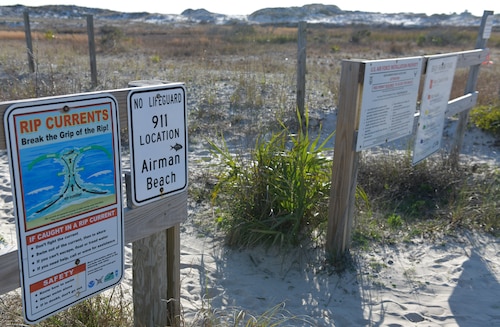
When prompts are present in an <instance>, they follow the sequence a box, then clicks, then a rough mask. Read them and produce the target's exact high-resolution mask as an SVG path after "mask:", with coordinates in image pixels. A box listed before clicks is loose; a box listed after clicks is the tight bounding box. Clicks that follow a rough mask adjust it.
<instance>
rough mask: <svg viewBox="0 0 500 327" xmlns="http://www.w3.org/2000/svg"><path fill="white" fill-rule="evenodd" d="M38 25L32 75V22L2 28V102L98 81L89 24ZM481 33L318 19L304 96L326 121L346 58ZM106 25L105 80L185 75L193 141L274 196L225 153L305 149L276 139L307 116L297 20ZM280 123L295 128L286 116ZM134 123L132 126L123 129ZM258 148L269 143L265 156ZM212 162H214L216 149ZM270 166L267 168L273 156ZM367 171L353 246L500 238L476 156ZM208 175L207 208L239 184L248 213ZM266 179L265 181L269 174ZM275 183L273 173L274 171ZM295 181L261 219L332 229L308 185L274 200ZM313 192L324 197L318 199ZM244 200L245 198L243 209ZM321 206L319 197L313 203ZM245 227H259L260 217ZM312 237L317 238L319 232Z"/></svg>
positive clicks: (405, 161) (96, 312)
mask: <svg viewBox="0 0 500 327" xmlns="http://www.w3.org/2000/svg"><path fill="white" fill-rule="evenodd" d="M34 26H37V27H35V31H34V34H33V36H34V57H35V63H36V71H35V73H30V72H29V71H28V63H27V56H26V47H25V43H24V33H23V32H22V30H12V29H8V30H0V40H1V42H2V48H1V50H0V62H1V65H0V79H1V80H2V83H1V85H0V101H12V100H20V99H27V98H37V97H44V96H52V95H63V94H72V93H81V92H87V91H92V90H94V89H93V88H92V86H91V81H90V75H89V67H88V66H89V65H88V49H87V39H86V37H85V30H84V29H83V28H82V27H81V26H80V25H68V24H60V25H57V27H56V28H54V27H53V26H52V24H40V25H34ZM4 28H5V27H0V29H4ZM476 30H477V29H473V28H458V27H457V28H453V27H448V28H445V29H443V28H440V27H433V28H422V29H406V28H391V29H387V28H375V27H374V28H372V27H370V28H369V29H368V28H367V27H366V26H347V27H329V26H324V25H317V26H314V25H309V26H308V41H307V42H308V50H307V53H308V62H307V70H308V72H307V85H308V86H307V87H308V94H307V96H306V103H307V105H308V107H309V112H310V114H311V117H316V116H317V112H318V111H319V112H322V111H328V110H333V108H334V107H335V106H336V103H337V101H338V97H339V94H338V90H339V85H338V83H339V78H340V63H341V61H342V60H343V59H350V58H363V59H381V58H393V57H403V56H414V55H424V54H435V53H441V52H453V51H461V50H463V49H472V48H473V46H474V42H475V38H476V34H477V31H476ZM96 35H97V38H98V39H99V43H98V46H99V49H98V51H99V52H98V57H97V60H98V83H99V84H98V86H97V89H98V90H107V89H117V88H123V87H126V86H127V84H128V82H130V81H132V80H139V79H141V80H144V79H161V80H169V81H179V82H185V83H186V86H187V89H188V92H189V97H190V98H191V100H189V114H188V115H189V116H188V122H189V138H190V139H189V142H190V143H191V144H193V145H196V146H200V145H203V144H204V145H206V148H207V152H209V151H210V147H211V146H210V144H209V143H210V142H209V141H212V142H213V143H212V148H211V150H213V149H215V150H216V152H219V155H226V158H227V159H228V160H229V162H228V161H226V163H225V164H226V166H228V165H229V167H230V168H232V169H233V171H232V172H233V173H236V171H235V169H242V171H241V172H242V173H243V175H241V176H245V175H244V174H247V176H246V180H248V184H245V183H246V181H245V180H240V181H239V183H240V184H237V186H238V187H240V188H248V187H256V185H257V184H256V182H259V183H258V186H259V189H258V190H250V191H254V192H256V194H254V196H255V195H257V196H260V199H257V201H264V200H266V199H268V198H269V194H270V193H269V192H268V188H267V187H264V186H265V185H266V183H268V184H269V185H271V183H269V181H268V180H262V179H261V180H255V179H252V178H254V177H255V176H254V175H250V174H251V173H254V172H253V171H246V170H245V169H247V168H249V167H247V168H245V167H244V166H242V167H240V166H231V165H232V164H234V165H236V164H238V162H236V161H235V162H231V159H232V157H231V158H228V157H227V155H229V154H238V155H241V154H248V151H250V150H256V152H255V153H256V154H258V155H260V156H264V155H270V154H272V153H275V152H276V151H281V152H282V153H283V156H282V157H281V158H282V159H284V158H289V156H290V155H291V154H294V153H293V152H292V153H285V152H284V150H285V149H284V148H283V147H281V148H280V147H278V148H272V149H271V148H270V147H271V146H275V145H276V144H278V145H280V146H282V145H283V144H284V143H283V142H287V144H288V143H293V142H294V141H297V138H295V136H292V135H294V131H290V130H289V128H290V126H291V125H288V123H290V122H292V121H295V120H296V110H295V96H296V94H295V68H296V67H295V56H296V53H297V50H296V28H295V27H287V26H239V25H234V26H209V25H195V26H160V25H158V26H157V25H144V24H138V23H137V24H134V23H130V24H127V25H124V26H118V27H114V28H109V26H101V27H99V28H98V33H97V34H96ZM489 47H490V48H491V52H492V57H496V58H498V57H499V55H500V33H499V32H498V30H494V32H493V33H492V37H491V38H490V40H489ZM466 76H467V74H466V72H459V74H458V77H457V78H456V79H457V80H456V83H454V87H453V90H452V96H455V97H456V96H458V95H460V94H463V90H464V87H465V81H466ZM498 76H500V65H498V63H494V64H492V65H486V66H484V67H483V68H482V69H481V72H480V75H479V80H478V85H477V89H478V91H479V94H480V96H479V101H478V106H481V107H487V108H496V109H498V107H499V106H500V104H499V97H498V94H499V89H498ZM193 98H195V99H193ZM482 112H483V111H480V110H478V111H476V112H475V114H474V115H473V117H474V119H473V122H485V121H487V122H488V124H489V125H485V124H479V123H478V125H479V126H480V127H482V128H486V129H494V128H496V127H495V126H498V123H499V122H498V116H493V121H492V122H491V118H485V117H484V115H486V113H484V114H482ZM476 114H477V115H478V116H479V117H478V118H477V116H476ZM495 117H497V118H495ZM221 121H222V122H224V123H221ZM283 122H285V125H282V123H283ZM313 123H314V124H316V123H317V126H319V125H321V120H314V122H313V119H312V118H311V127H312V126H313V125H314V124H313ZM314 126H316V125H314ZM317 126H316V127H317ZM485 126H486V127H485ZM488 126H490V127H488ZM281 127H283V128H281ZM316 131H318V129H316ZM330 132H334V131H330ZM125 133H126V130H125V129H124V135H125ZM220 135H223V136H224V138H223V139H224V140H225V141H226V142H227V143H226V145H227V146H228V148H227V149H226V148H224V147H221V146H220V143H219V145H217V144H218V143H216V142H217V141H220V140H221V139H220ZM295 135H296V134H295ZM303 135H304V134H302V136H303ZM299 137H300V136H299ZM302 141H303V142H305V143H302V144H301V147H298V148H296V150H297V152H300V153H302V154H303V155H304V157H303V158H304V159H307V160H309V159H311V157H310V156H309V155H310V154H311V153H313V154H314V152H315V150H318V148H314V146H313V143H314V142H317V141H316V138H315V137H311V138H309V139H306V140H302V139H301V142H302ZM273 142H278V143H273ZM279 142H282V143H279ZM316 144H317V143H316ZM214 145H216V147H214ZM325 147H326V145H325ZM229 149H231V150H229ZM271 150H272V151H271ZM311 150H312V151H311ZM228 151H231V152H228ZM258 151H262V152H260V154H259V152H258ZM316 154H317V156H313V157H312V159H313V160H319V161H321V160H323V157H320V156H319V153H316ZM205 159H206V160H207V161H211V160H213V158H212V156H211V155H210V154H207V155H206V157H205ZM263 159H269V160H271V159H272V158H263ZM299 159H300V157H299ZM197 160H198V159H197ZM319 161H318V162H317V165H318V166H317V167H323V165H324V162H323V161H321V162H319ZM266 164H267V165H268V166H270V163H266ZM281 164H283V167H285V166H286V165H291V166H294V167H296V168H298V166H299V164H301V162H287V161H285V162H282V163H281ZM285 164H286V165H285ZM293 171H296V170H290V171H283V172H284V175H287V174H290V175H291V174H294V172H293ZM321 174H323V172H321ZM325 174H326V173H325ZM359 174H360V175H359V178H358V182H359V185H360V200H359V201H357V208H356V219H357V221H356V226H355V229H354V233H353V246H357V247H360V248H363V247H369V245H370V244H371V243H372V242H388V243H391V242H411V240H412V239H413V238H415V237H419V238H422V237H424V238H427V239H429V240H432V239H434V238H438V237H439V236H440V235H443V234H447V233H451V234H453V233H455V232H456V231H457V229H475V230H479V231H481V232H486V233H491V234H493V235H495V236H499V231H500V218H499V216H498V212H499V211H500V199H499V195H500V189H499V185H500V171H499V168H498V167H491V166H488V165H482V164H473V165H471V166H468V165H460V166H459V167H457V168H454V167H450V166H449V165H448V163H447V161H446V158H440V157H438V158H434V159H432V160H426V161H425V162H424V163H423V164H420V165H417V166H415V167H413V166H412V165H411V164H410V160H409V158H408V154H407V153H391V154H390V155H384V156H380V157H362V158H361V165H360V171H359ZM196 176H197V177H198V176H200V175H196ZM201 176H202V177H203V178H201V179H198V180H194V178H195V177H192V179H193V181H190V189H189V194H190V197H191V198H192V199H195V200H194V201H195V202H199V203H207V204H208V203H211V200H212V195H213V192H212V191H216V192H217V193H218V194H219V195H221V194H223V193H224V192H226V191H229V192H230V193H228V194H226V200H227V199H231V198H233V199H234V201H235V202H233V203H231V202H226V203H228V204H229V206H230V207H231V206H232V207H233V208H234V209H236V210H239V213H241V214H245V215H247V217H248V215H249V214H251V212H247V209H246V208H245V207H243V206H242V202H244V201H243V200H244V199H243V198H237V197H236V198H235V197H231V196H234V195H238V193H237V191H235V190H234V189H224V188H223V187H222V186H223V185H227V183H226V184H222V183H221V182H223V181H224V178H226V181H227V178H228V176H227V175H226V176H225V177H223V178H222V179H218V177H220V176H217V174H215V173H213V171H212V170H209V169H207V171H204V172H202V173H201ZM241 176H239V177H241ZM256 176H257V177H258V178H261V177H262V174H261V172H259V173H258V175H256ZM306 177H307V176H296V178H295V179H294V178H290V181H292V182H293V183H295V182H296V185H301V184H303V183H309V182H310V181H309V180H304V178H306ZM250 179H252V180H250ZM273 180H274V181H276V178H275V177H274V178H273ZM327 180H328V176H324V179H322V180H321V181H320V182H319V183H318V185H316V186H315V187H316V188H313V189H312V190H313V191H314V192H316V191H317V192H325V191H326V190H325V189H318V187H323V186H324V185H323V184H321V183H326V181H327ZM287 188H288V190H294V195H297V194H298V196H299V198H300V200H301V201H300V205H299V206H298V210H294V209H292V210H290V209H289V208H288V207H286V208H285V207H282V208H280V209H276V208H270V207H269V206H263V207H261V208H260V209H261V211H260V212H256V213H254V215H261V216H262V215H264V214H267V215H268V216H269V215H271V217H273V218H275V216H276V215H277V214H282V213H286V214H287V215H288V216H286V219H285V221H286V224H284V225H283V226H286V228H291V229H292V230H294V233H290V235H291V236H292V237H296V236H298V235H299V232H300V231H301V230H302V228H304V225H305V223H304V222H303V221H302V220H300V221H297V219H296V218H297V217H298V218H300V219H301V218H302V217H303V216H304V215H305V213H306V212H307V214H308V217H309V218H308V220H307V221H309V222H310V221H311V217H313V218H314V219H318V220H317V221H315V222H314V225H308V228H312V229H311V230H314V229H316V230H318V228H319V226H321V220H319V218H321V219H324V218H325V216H326V215H325V212H326V211H325V210H326V203H325V199H324V198H321V199H319V200H318V199H317V198H316V197H314V196H313V197H308V196H307V194H308V192H311V190H307V191H304V190H301V189H295V188H293V187H289V186H284V185H281V186H280V189H279V190H280V191H281V193H278V190H276V191H273V192H272V194H271V195H272V196H275V197H276V198H274V199H273V201H272V202H278V200H280V201H282V202H283V203H287V202H290V200H287V199H286V196H290V195H291V194H287ZM297 192H298V193H297ZM300 192H303V193H301V194H300ZM242 194H243V193H242ZM278 195H279V196H278ZM278 198H279V199H278ZM236 201H238V202H236ZM309 201H317V202H316V203H314V204H313V203H309ZM235 203H236V204H238V205H237V206H236V205H234V204H235ZM266 205H267V203H266ZM310 205H314V206H313V207H312V208H311V207H309V206H310ZM254 207H257V206H255V205H254ZM285 209H286V210H287V211H285ZM211 210H212V209H211ZM216 210H218V212H220V215H218V217H216V218H217V219H216V220H214V221H213V222H212V223H211V224H209V225H210V228H213V225H214V224H224V223H227V222H228V220H227V216H228V215H231V219H233V218H235V217H234V216H233V214H234V212H231V211H228V210H223V207H222V208H217V209H216ZM291 212H293V213H294V214H295V215H296V216H295V217H293V219H289V218H290V213H291ZM221 217H226V218H221ZM275 223H276V221H275ZM323 223H324V220H323ZM231 225H235V226H241V225H239V224H237V223H235V222H234V221H232V222H231V223H230V224H229V227H231ZM248 228H251V229H256V227H255V226H253V227H248ZM258 230H259V232H260V235H261V236H262V235H267V236H270V237H272V238H273V239H278V240H281V239H282V236H283V234H284V231H283V230H281V231H278V232H276V231H273V230H272V229H271V228H270V227H269V226H265V225H264V226H261V227H259V228H258ZM228 233H229V234H228V235H231V233H238V234H234V235H233V237H231V238H232V239H235V237H236V235H241V233H242V232H241V230H239V231H236V230H234V229H229V230H228ZM309 235H315V236H314V237H317V235H318V234H314V233H310V234H309ZM0 240H1V236H0ZM257 241H259V239H258V238H257V239H253V240H247V241H246V243H247V245H248V244H250V245H251V244H253V243H255V242H257ZM314 241H315V242H319V241H320V240H318V239H315V240H314ZM286 243H291V244H294V243H295V244H296V243H297V242H296V240H295V241H294V242H286ZM115 300H116V301H115ZM20 302H21V301H20V298H19V296H18V295H16V294H12V293H9V294H7V295H2V296H1V297H0V312H1V314H0V324H1V325H20V324H23V319H22V312H21V304H20ZM130 310H131V309H130V303H128V302H127V300H126V299H125V298H123V297H121V296H119V295H118V296H117V293H114V295H99V296H97V297H96V298H93V299H90V300H87V301H85V302H82V303H80V304H78V305H76V306H74V307H72V308H71V309H69V310H66V311H64V312H62V313H60V314H58V315H56V316H55V317H52V318H50V319H48V320H46V321H44V322H42V323H40V324H39V326H63V325H65V326H67V325H74V326H103V327H106V326H131V325H132V321H131V320H132V318H131V317H132V315H131V311H130ZM222 316H224V317H231V318H230V319H228V320H224V319H221V317H222ZM200 317H203V318H200V319H199V320H198V321H194V322H185V325H186V326H196V325H200V326H236V325H238V324H239V323H242V324H243V325H245V326H279V325H280V323H282V324H283V325H285V324H286V322H287V321H288V320H289V319H301V318H300V317H299V318H295V317H293V316H291V314H289V313H287V312H286V311H283V308H282V307H281V306H279V305H278V306H276V307H273V308H270V309H269V310H268V311H266V313H264V314H263V315H254V314H253V313H248V312H245V311H244V310H241V309H236V310H235V312H229V313H228V312H224V313H221V312H218V311H217V310H216V309H214V308H210V306H209V305H208V308H206V310H205V311H204V312H200ZM200 321H201V322H200Z"/></svg>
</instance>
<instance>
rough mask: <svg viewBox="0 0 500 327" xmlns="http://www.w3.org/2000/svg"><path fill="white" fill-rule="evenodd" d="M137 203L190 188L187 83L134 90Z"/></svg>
mask: <svg viewBox="0 0 500 327" xmlns="http://www.w3.org/2000/svg"><path fill="white" fill-rule="evenodd" d="M127 107H128V110H129V121H128V123H129V140H130V161H131V175H132V176H131V177H132V178H131V190H132V196H131V199H130V200H132V203H133V205H134V206H138V205H143V204H146V203H150V202H152V201H156V200H159V199H161V198H164V197H166V196H170V195H173V194H177V193H179V192H181V191H183V190H185V189H186V187H187V124H186V120H187V119H186V116H187V112H186V90H185V88H184V84H181V83H172V84H163V85H158V86H145V87H137V88H134V89H132V90H131V91H130V92H129V94H128V98H127Z"/></svg>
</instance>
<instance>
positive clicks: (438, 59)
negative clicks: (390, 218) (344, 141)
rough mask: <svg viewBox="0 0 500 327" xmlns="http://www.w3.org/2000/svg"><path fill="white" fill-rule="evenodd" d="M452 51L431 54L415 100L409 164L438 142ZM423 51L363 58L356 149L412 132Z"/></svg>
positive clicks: (450, 80)
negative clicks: (413, 54)
mask: <svg viewBox="0 0 500 327" xmlns="http://www.w3.org/2000/svg"><path fill="white" fill-rule="evenodd" d="M457 59H458V58H457V55H453V54H452V55H443V56H434V57H430V58H429V59H428V60H427V70H426V74H425V81H424V84H423V89H422V97H421V101H420V115H419V118H418V124H417V129H416V136H415V142H414V147H413V164H416V163H418V162H420V161H422V160H424V159H425V158H427V157H428V156H429V155H431V154H433V153H435V152H436V151H438V150H439V149H440V148H441V139H442V135H443V130H444V121H445V113H446V109H447V106H448V101H449V98H450V93H451V87H452V84H453V78H454V75H455V68H456V64H457ZM422 66H423V58H422V57H412V58H402V59H393V60H374V61H369V62H367V63H366V67H365V74H364V85H363V90H362V101H361V111H360V112H361V113H360V122H359V129H358V138H357V143H356V151H361V150H364V149H368V148H371V147H373V146H377V145H381V144H385V143H387V142H390V141H394V140H397V139H399V138H402V137H405V136H408V135H412V134H413V126H414V121H415V112H416V109H417V108H416V104H417V100H418V95H419V88H420V79H421V71H422Z"/></svg>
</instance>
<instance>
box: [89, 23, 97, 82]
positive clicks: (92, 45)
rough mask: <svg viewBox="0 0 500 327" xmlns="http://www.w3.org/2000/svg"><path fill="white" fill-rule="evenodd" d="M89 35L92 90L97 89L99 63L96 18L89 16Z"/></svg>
mask: <svg viewBox="0 0 500 327" xmlns="http://www.w3.org/2000/svg"><path fill="white" fill-rule="evenodd" d="M87 35H88V40H89V55H90V77H91V82H92V88H93V89H95V88H96V87H97V61H96V54H95V40H94V16H92V15H87Z"/></svg>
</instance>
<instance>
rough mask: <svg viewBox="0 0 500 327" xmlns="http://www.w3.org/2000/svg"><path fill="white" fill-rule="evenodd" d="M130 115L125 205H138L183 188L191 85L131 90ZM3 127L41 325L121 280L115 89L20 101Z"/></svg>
mask: <svg viewBox="0 0 500 327" xmlns="http://www.w3.org/2000/svg"><path fill="white" fill-rule="evenodd" d="M127 110H128V117H129V119H128V129H129V142H130V166H131V175H132V178H131V181H132V185H131V189H132V197H131V199H127V200H128V201H132V203H133V205H134V206H140V205H144V204H148V203H151V202H153V201H156V200H159V199H162V198H165V197H168V196H170V195H173V194H177V193H179V192H182V191H184V190H185V189H186V188H187V123H186V119H187V110H186V90H185V87H184V85H183V84H180V83H172V84H165V85H159V86H146V87H136V88H133V89H130V91H128V96H127ZM4 126H5V134H6V143H7V150H8V157H9V163H10V168H11V184H12V190H13V195H14V211H15V215H16V221H17V236H18V237H17V238H18V248H19V251H18V253H19V262H20V270H21V286H22V298H23V307H24V316H25V320H26V321H27V322H28V323H36V322H38V321H40V320H42V319H45V318H47V317H49V316H51V315H53V314H55V313H56V312H58V311H60V310H62V309H65V308H67V307H69V306H72V305H74V304H76V303H78V302H80V301H82V300H84V299H86V298H89V297H91V296H94V295H96V294H98V293H100V292H102V291H104V290H106V289H109V288H110V287H113V286H115V285H116V284H118V283H119V282H120V281H121V279H122V277H123V273H124V253H123V251H124V219H123V194H122V193H123V192H122V169H121V155H120V147H121V145H120V126H119V117H118V102H117V100H116V99H115V98H114V96H113V95H112V94H108V93H88V94H81V95H73V96H63V97H54V98H44V99H36V100H27V101H21V102H17V103H15V104H13V105H11V106H10V107H8V108H7V110H6V112H5V115H4Z"/></svg>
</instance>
